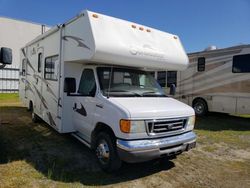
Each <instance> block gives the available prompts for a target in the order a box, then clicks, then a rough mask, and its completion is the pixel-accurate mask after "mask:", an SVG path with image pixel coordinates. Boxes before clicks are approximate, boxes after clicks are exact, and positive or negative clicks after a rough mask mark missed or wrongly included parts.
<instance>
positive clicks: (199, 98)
mask: <svg viewBox="0 0 250 188" xmlns="http://www.w3.org/2000/svg"><path fill="white" fill-rule="evenodd" d="M197 100H202V101H203V102H204V103H205V104H206V105H207V101H206V100H205V99H203V98H202V97H196V98H195V99H194V100H193V102H192V106H194V103H195V102H196V101H197ZM207 107H208V106H207Z"/></svg>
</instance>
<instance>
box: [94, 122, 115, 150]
mask: <svg viewBox="0 0 250 188" xmlns="http://www.w3.org/2000/svg"><path fill="white" fill-rule="evenodd" d="M100 132H106V133H108V134H109V135H110V136H111V137H113V138H115V134H114V132H113V130H112V129H111V128H110V126H108V125H107V124H105V123H97V124H96V127H95V129H94V131H93V132H92V134H91V148H92V149H93V148H94V147H95V144H96V137H97V135H98V134H99V133H100Z"/></svg>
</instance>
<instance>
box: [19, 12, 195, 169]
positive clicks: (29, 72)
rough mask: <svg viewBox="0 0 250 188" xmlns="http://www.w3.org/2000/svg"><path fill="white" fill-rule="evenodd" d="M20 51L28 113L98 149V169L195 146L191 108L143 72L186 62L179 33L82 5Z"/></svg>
mask: <svg viewBox="0 0 250 188" xmlns="http://www.w3.org/2000/svg"><path fill="white" fill-rule="evenodd" d="M21 54H22V55H21V66H20V97H21V100H22V101H23V103H24V105H25V106H26V107H27V108H28V109H29V110H30V111H31V112H32V120H33V121H34V122H35V121H37V120H39V119H42V120H44V121H45V122H46V123H48V124H49V125H50V126H52V127H53V128H54V129H55V130H56V131H58V132H59V133H70V134H72V135H73V136H74V137H76V138H77V139H78V140H79V141H81V142H82V143H84V144H85V145H86V146H88V147H89V148H91V149H93V150H95V151H96V156H97V158H98V161H99V164H100V166H101V168H102V169H104V170H106V171H113V170H116V169H118V168H119V167H120V166H121V161H126V162H141V161H147V160H151V159H155V158H160V157H164V156H165V157H166V156H176V155H178V154H180V153H182V152H184V151H188V150H190V149H192V148H193V147H195V143H196V135H195V133H194V132H193V128H194V123H195V113H194V110H193V109H192V108H191V107H190V106H188V105H186V104H184V103H182V102H179V101H177V100H175V99H173V98H171V97H169V96H167V95H166V94H165V93H164V92H163V90H162V89H161V87H160V86H159V85H158V83H157V82H156V81H155V79H154V78H153V77H152V76H151V75H150V74H148V73H147V71H146V70H147V69H163V70H166V69H167V68H170V69H175V70H183V69H185V68H186V67H187V65H188V57H187V55H186V53H185V51H184V49H183V47H182V44H181V42H180V39H179V37H178V36H176V35H173V34H169V33H166V32H162V31H159V30H156V29H153V28H149V27H146V26H143V25H140V24H136V23H132V22H128V21H124V20H120V19H117V18H113V17H109V16H105V15H102V14H98V13H94V12H90V11H83V12H82V13H81V14H79V15H78V16H77V17H75V18H73V19H71V20H69V21H68V22H66V23H64V24H62V25H58V26H56V27H54V28H52V29H51V30H49V31H47V32H45V33H44V34H43V35H41V36H39V37H37V38H35V39H34V40H33V41H31V42H29V43H28V44H27V45H26V46H25V47H24V48H22V49H21Z"/></svg>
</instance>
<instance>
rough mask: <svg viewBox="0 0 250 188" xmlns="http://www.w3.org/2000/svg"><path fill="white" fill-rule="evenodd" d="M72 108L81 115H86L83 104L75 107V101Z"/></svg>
mask: <svg viewBox="0 0 250 188" xmlns="http://www.w3.org/2000/svg"><path fill="white" fill-rule="evenodd" d="M73 110H74V111H76V112H78V113H79V114H81V115H82V116H87V112H86V110H85V108H84V107H83V105H82V104H81V108H77V104H76V103H75V105H74V107H73Z"/></svg>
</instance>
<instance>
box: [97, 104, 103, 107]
mask: <svg viewBox="0 0 250 188" xmlns="http://www.w3.org/2000/svg"><path fill="white" fill-rule="evenodd" d="M95 106H96V107H98V108H103V105H102V104H96V105H95Z"/></svg>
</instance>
